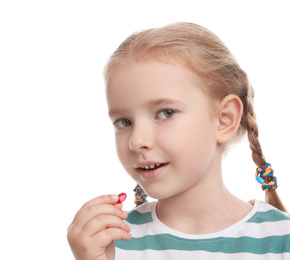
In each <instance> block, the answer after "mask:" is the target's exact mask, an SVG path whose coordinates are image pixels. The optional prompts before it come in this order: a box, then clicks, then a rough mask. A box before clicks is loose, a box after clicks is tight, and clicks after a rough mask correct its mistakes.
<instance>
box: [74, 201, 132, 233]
mask: <svg viewBox="0 0 290 260" xmlns="http://www.w3.org/2000/svg"><path fill="white" fill-rule="evenodd" d="M100 215H112V216H115V217H118V218H120V219H126V218H127V216H128V214H127V213H126V212H125V211H123V210H121V209H120V208H118V207H116V206H114V205H108V204H99V205H95V206H92V207H89V208H87V209H86V210H84V211H83V212H82V213H81V214H80V215H79V218H78V219H77V220H76V221H75V223H74V224H73V225H74V226H75V227H76V228H78V229H83V228H84V227H85V226H86V225H87V224H88V223H89V222H90V221H91V220H92V219H94V218H96V217H98V216H100Z"/></svg>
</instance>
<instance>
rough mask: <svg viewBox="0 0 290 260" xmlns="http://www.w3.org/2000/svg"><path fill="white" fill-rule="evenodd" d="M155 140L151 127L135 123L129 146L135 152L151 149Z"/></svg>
mask: <svg viewBox="0 0 290 260" xmlns="http://www.w3.org/2000/svg"><path fill="white" fill-rule="evenodd" d="M153 140H154V138H153V131H152V130H151V129H149V127H144V126H141V125H140V126H136V125H135V126H134V127H133V131H132V134H131V137H130V140H129V148H130V150H131V151H132V152H135V153H140V152H144V151H147V150H148V151H149V150H151V149H152V148H153V144H154V141H153Z"/></svg>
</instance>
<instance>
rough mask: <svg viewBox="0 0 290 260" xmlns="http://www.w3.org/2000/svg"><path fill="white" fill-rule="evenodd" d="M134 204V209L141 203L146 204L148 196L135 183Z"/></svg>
mask: <svg viewBox="0 0 290 260" xmlns="http://www.w3.org/2000/svg"><path fill="white" fill-rule="evenodd" d="M134 191H135V204H136V207H138V206H140V205H142V204H143V203H146V202H147V197H148V195H147V194H146V193H145V191H144V190H143V188H142V187H141V186H140V185H139V184H138V183H137V185H136V187H135V189H134Z"/></svg>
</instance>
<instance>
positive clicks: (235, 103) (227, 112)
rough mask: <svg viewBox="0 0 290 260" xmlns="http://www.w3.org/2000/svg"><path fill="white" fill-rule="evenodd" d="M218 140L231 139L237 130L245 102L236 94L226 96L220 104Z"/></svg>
mask: <svg viewBox="0 0 290 260" xmlns="http://www.w3.org/2000/svg"><path fill="white" fill-rule="evenodd" d="M218 108H219V110H218V111H219V114H218V117H219V118H218V120H219V125H218V132H217V142H218V143H225V142H227V141H229V140H230V139H231V138H232V137H233V136H234V135H235V134H236V132H237V130H238V128H239V126H240V122H241V117H242V114H243V103H242V101H241V100H240V98H239V97H238V96H236V95H233V94H230V95H228V96H226V97H225V98H224V99H223V100H222V101H221V102H220V104H219V106H218Z"/></svg>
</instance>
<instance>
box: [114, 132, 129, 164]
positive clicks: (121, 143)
mask: <svg viewBox="0 0 290 260" xmlns="http://www.w3.org/2000/svg"><path fill="white" fill-rule="evenodd" d="M128 142H129V141H128ZM128 142H127V139H126V138H125V137H124V136H116V137H115V144H116V151H117V155H118V158H119V160H120V162H121V164H122V165H123V166H124V167H125V165H126V164H127V163H128V162H127V161H128V152H129V143H128ZM125 168H126V167H125Z"/></svg>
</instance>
